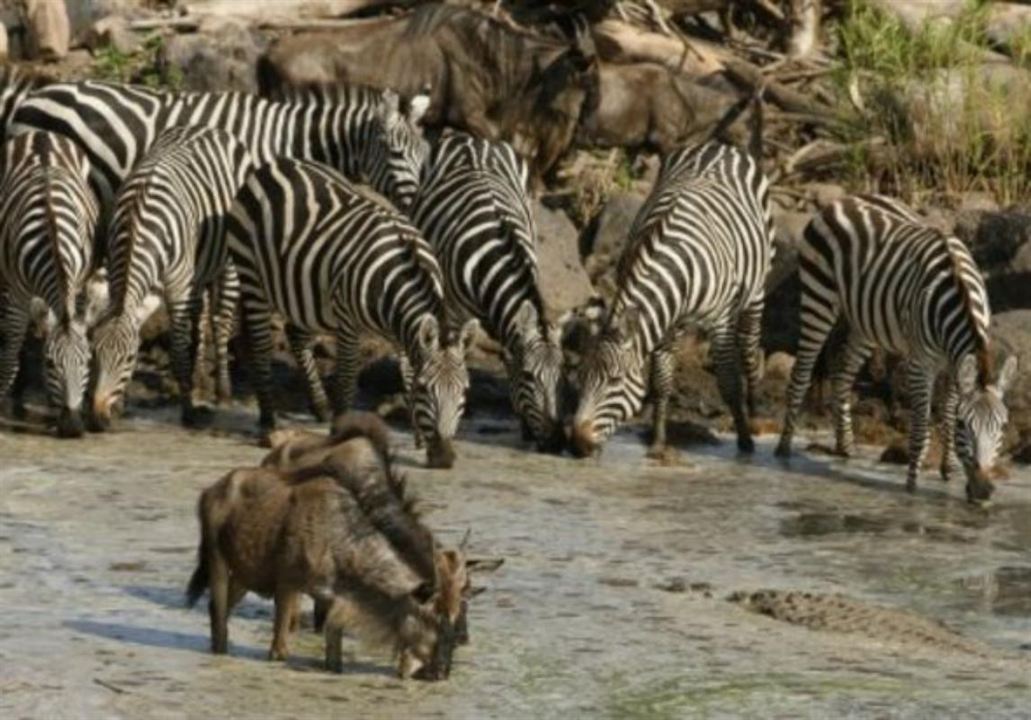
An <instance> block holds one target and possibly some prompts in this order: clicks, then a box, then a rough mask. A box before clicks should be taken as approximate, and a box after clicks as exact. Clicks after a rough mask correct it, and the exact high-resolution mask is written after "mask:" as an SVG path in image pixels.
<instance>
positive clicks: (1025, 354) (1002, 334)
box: [992, 310, 1031, 462]
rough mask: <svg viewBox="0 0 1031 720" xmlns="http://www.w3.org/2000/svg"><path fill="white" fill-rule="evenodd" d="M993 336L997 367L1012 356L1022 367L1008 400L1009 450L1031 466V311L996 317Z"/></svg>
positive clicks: (1007, 444)
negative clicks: (998, 350)
mask: <svg viewBox="0 0 1031 720" xmlns="http://www.w3.org/2000/svg"><path fill="white" fill-rule="evenodd" d="M992 335H993V337H994V341H995V343H996V345H997V347H998V348H999V349H1000V350H1001V352H997V353H996V358H995V361H996V366H997V367H998V366H999V365H1001V364H1002V362H1003V361H1004V360H1005V358H1007V357H1009V355H1011V354H1012V355H1016V356H1017V362H1018V363H1019V365H1018V370H1017V377H1016V379H1015V380H1014V381H1013V384H1012V386H1010V388H1009V389H1008V390H1007V391H1006V397H1005V400H1006V406H1007V407H1008V408H1009V413H1010V424H1009V430H1008V434H1007V443H1006V447H1007V449H1008V451H1010V452H1013V454H1014V459H1020V458H1024V459H1023V460H1021V461H1022V462H1031V310H1011V311H1009V312H1004V313H999V314H996V315H994V316H993V317H992Z"/></svg>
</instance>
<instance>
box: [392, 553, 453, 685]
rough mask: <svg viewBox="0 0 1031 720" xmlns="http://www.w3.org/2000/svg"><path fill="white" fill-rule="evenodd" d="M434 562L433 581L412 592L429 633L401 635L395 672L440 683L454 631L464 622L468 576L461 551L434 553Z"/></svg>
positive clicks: (448, 665)
mask: <svg viewBox="0 0 1031 720" xmlns="http://www.w3.org/2000/svg"><path fill="white" fill-rule="evenodd" d="M434 559H435V563H434V564H435V572H436V578H435V582H434V583H433V585H432V586H431V585H430V584H428V583H427V584H424V585H422V586H420V587H419V588H417V589H416V591H415V592H414V593H413V597H414V598H415V599H416V600H417V601H418V602H419V604H420V607H419V610H420V618H421V620H422V621H423V623H424V624H428V625H429V626H430V627H432V631H431V632H422V633H413V634H411V635H410V636H408V637H406V636H405V635H404V634H402V646H401V653H400V654H401V660H400V665H399V668H398V672H399V674H400V675H401V677H403V678H407V677H413V678H416V679H418V680H444V679H446V678H447V677H448V676H449V675H450V674H451V658H452V656H453V655H454V650H455V645H456V644H458V638H457V635H456V632H455V628H456V627H457V626H458V625H459V623H460V622H461V621H463V620H464V617H463V613H464V608H465V602H464V601H465V592H466V590H467V588H468V586H469V576H468V571H467V570H466V562H465V554H464V553H463V552H462V550H461V549H451V550H442V551H438V552H435V553H434ZM409 638H411V639H409ZM413 641H414V642H413Z"/></svg>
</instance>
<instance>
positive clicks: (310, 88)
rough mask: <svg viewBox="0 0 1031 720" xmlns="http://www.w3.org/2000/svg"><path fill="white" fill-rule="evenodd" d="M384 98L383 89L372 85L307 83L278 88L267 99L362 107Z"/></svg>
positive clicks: (317, 104) (320, 105)
mask: <svg viewBox="0 0 1031 720" xmlns="http://www.w3.org/2000/svg"><path fill="white" fill-rule="evenodd" d="M382 96H383V89H381V88H376V87H373V86H372V85H361V84H357V83H354V84H346V85H345V84H341V83H333V82H307V83H298V84H295V85H289V86H284V87H280V88H277V89H276V90H275V91H274V92H271V93H269V94H268V95H267V96H266V99H267V100H270V101H272V102H282V103H291V102H303V103H308V104H312V105H316V106H319V107H322V106H326V105H349V104H351V103H355V104H356V106H361V105H363V104H364V102H365V101H368V100H371V101H373V102H375V103H379V102H380V100H381V98H382Z"/></svg>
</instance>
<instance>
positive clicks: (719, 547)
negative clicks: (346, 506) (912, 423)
mask: <svg viewBox="0 0 1031 720" xmlns="http://www.w3.org/2000/svg"><path fill="white" fill-rule="evenodd" d="M173 418H174V414H172V413H171V412H168V413H165V412H159V411H149V412H148V413H147V414H146V415H145V416H142V417H137V418H135V419H132V420H127V421H125V422H123V423H122V425H121V427H120V430H119V431H118V432H115V433H111V434H108V435H104V436H92V437H88V438H86V439H85V440H83V441H81V442H74V441H72V442H68V441H64V442H61V441H57V440H53V439H49V438H46V437H41V436H38V435H28V434H11V433H10V432H3V433H0V611H2V620H0V717H3V718H5V719H6V718H12V719H13V718H21V717H33V718H60V717H89V718H99V717H125V718H144V717H146V718H150V717H155V718H161V717H169V718H176V717H202V716H211V717H221V716H227V717H229V716H231V717H330V716H333V717H362V718H370V717H405V716H408V715H417V716H419V717H442V718H487V717H505V718H508V717H511V718H529V717H533V718H552V717H562V718H572V717H592V718H593V717H631V718H634V717H639V718H680V717H696V716H702V717H739V716H753V717H764V718H773V717H791V718H796V717H814V718H818V717H820V718H822V717H878V718H882V717H935V718H939V717H964V718H966V717H973V716H985V717H987V716H991V717H1021V716H1023V717H1027V716H1028V715H1029V714H1031V472H1028V471H1027V470H1023V471H1019V472H1014V473H1013V474H1012V476H1011V478H1010V479H1009V480H1007V481H1006V482H1005V483H1004V484H1003V486H1002V487H1001V489H1000V490H999V492H998V493H997V497H996V502H995V504H994V506H993V507H991V508H990V509H988V510H977V509H972V508H970V507H968V506H967V505H966V504H965V503H964V502H963V501H962V492H963V490H962V487H961V486H960V485H958V484H957V485H955V486H953V487H946V486H943V485H942V484H941V483H939V482H938V481H937V480H936V479H933V478H928V479H926V480H924V481H923V485H922V488H921V490H920V492H919V493H918V494H917V495H916V496H909V495H907V494H906V493H905V492H904V491H903V489H902V475H903V470H902V469H901V468H898V467H894V466H877V465H874V464H873V463H872V461H870V460H858V461H853V462H851V463H849V464H847V465H845V464H842V463H840V462H839V461H830V460H827V459H826V458H823V457H820V456H816V455H813V456H809V457H806V456H805V455H804V454H803V455H801V456H799V457H798V458H796V459H794V460H793V461H792V462H791V463H790V464H789V465H784V464H782V463H780V462H778V461H775V460H774V459H773V458H772V443H773V438H771V437H766V438H764V439H763V440H764V441H763V442H761V443H760V449H759V452H758V454H757V455H756V457H755V458H754V459H751V460H740V459H738V458H737V457H736V456H735V452H734V450H733V443H732V442H724V443H723V444H722V445H720V446H717V447H711V446H701V447H696V448H693V449H690V450H682V451H681V452H680V454H679V457H678V458H677V460H676V461H675V462H674V463H672V464H669V465H664V466H659V465H656V464H654V463H653V462H651V461H649V460H646V459H645V457H644V452H645V449H644V447H643V446H642V445H641V444H640V442H639V441H638V439H637V438H636V437H635V436H633V435H631V434H629V433H628V434H624V435H621V436H619V437H618V438H617V440H616V441H615V442H614V443H612V444H611V445H610V446H609V447H608V448H607V449H606V452H605V454H604V456H603V457H602V458H601V459H600V460H589V461H576V460H573V459H571V458H568V457H562V458H558V457H551V456H542V455H537V454H533V453H531V452H528V451H526V450H524V449H523V448H522V447H521V446H520V443H519V441H518V439H517V437H518V436H517V432H516V429H515V427H514V425H509V424H508V423H506V422H504V421H496V422H494V421H481V422H478V423H467V427H466V430H465V434H464V435H463V439H462V442H461V443H460V444H459V448H460V453H461V455H460V459H459V464H458V466H457V467H456V468H455V469H454V470H452V471H427V470H424V469H421V468H419V467H417V464H418V462H419V461H420V459H421V456H420V454H419V453H418V452H417V451H416V450H415V448H414V447H413V445H412V441H411V438H410V436H408V435H406V434H398V436H397V437H398V441H399V451H400V453H399V454H400V457H401V458H402V461H403V462H404V463H405V464H406V465H409V466H411V467H410V478H411V480H410V482H411V484H412V486H413V487H414V488H415V490H416V491H417V492H418V494H419V495H420V496H421V497H422V498H423V499H424V501H425V502H424V506H425V507H426V509H427V511H428V518H429V521H430V524H431V525H432V526H433V527H434V528H435V529H436V530H437V531H438V533H439V534H440V536H441V537H442V538H443V539H444V540H445V541H446V542H449V543H450V542H457V541H458V539H459V538H460V537H461V535H462V534H463V533H464V532H465V530H466V528H472V540H471V547H472V552H473V553H474V554H479V555H488V556H502V557H504V558H505V559H506V563H505V565H504V566H503V567H502V568H501V569H500V570H498V571H497V572H496V573H494V574H492V575H489V576H485V577H483V578H480V580H479V582H480V583H482V584H485V585H487V586H488V587H489V590H488V592H486V593H484V594H483V595H480V596H479V597H478V598H477V599H476V601H475V603H474V605H473V608H472V611H471V616H470V617H471V619H470V629H471V634H472V644H471V645H470V646H468V647H466V648H462V649H461V650H460V651H459V653H458V656H457V658H456V665H455V667H454V670H453V673H452V677H451V680H450V681H449V682H446V683H437V684H425V683H419V682H415V681H412V682H401V681H399V680H397V679H395V678H394V677H393V676H392V666H391V663H390V660H389V658H388V657H387V655H385V654H384V653H382V652H378V651H376V650H374V649H366V648H361V647H358V646H357V645H353V644H352V645H351V646H350V652H351V654H352V655H351V656H352V659H353V662H352V663H351V665H350V666H349V667H348V669H347V671H346V672H345V674H344V675H342V676H339V675H332V674H328V673H326V672H324V671H323V670H322V669H321V668H320V666H319V658H320V657H321V654H322V649H321V640H320V638H319V637H317V636H316V635H314V634H313V633H311V632H310V631H304V632H302V633H301V635H300V636H299V637H298V638H297V639H296V640H295V641H294V644H293V652H294V657H293V658H292V659H291V660H290V661H289V662H288V663H287V664H286V665H285V666H284V665H282V664H272V663H268V662H266V661H265V659H264V657H265V653H266V651H267V646H268V641H269V639H270V634H271V620H270V609H271V605H270V604H269V603H267V602H265V601H262V600H260V599H257V598H250V599H248V600H246V601H244V603H243V604H242V605H241V607H240V608H239V609H238V611H237V613H236V614H235V615H234V617H233V620H232V622H231V624H230V641H231V650H230V653H231V654H230V655H229V656H228V657H213V656H211V655H209V654H208V652H207V646H208V632H207V615H206V612H205V611H204V610H203V609H202V608H201V607H200V606H198V608H196V609H194V610H186V609H184V607H183V603H182V591H183V587H184V585H185V582H186V579H187V578H188V576H189V573H190V571H191V570H192V567H193V563H194V557H195V548H196V539H197V528H196V520H195V518H194V514H193V513H194V503H195V501H196V497H197V493H198V491H199V490H200V489H201V488H203V487H204V486H205V485H207V484H209V483H211V482H213V481H214V480H215V479H217V478H218V477H219V476H220V475H221V474H222V473H224V472H225V471H226V470H227V469H229V468H231V467H233V466H237V465H242V464H253V463H255V462H256V461H257V460H258V459H259V458H260V457H261V455H262V453H263V452H264V451H263V450H261V449H259V448H257V447H256V446H255V443H254V438H253V437H251V436H247V435H245V434H243V432H242V430H244V429H249V428H250V427H251V423H252V421H253V416H251V415H248V414H246V413H245V411H242V410H239V411H236V412H235V413H234V414H232V416H231V417H227V415H225V414H223V415H221V416H220V419H219V427H220V428H221V431H218V430H216V431H211V432H187V431H183V430H180V429H178V428H177V427H175V426H174V425H173V424H172V423H171V421H172V420H173ZM800 440H801V443H800V445H801V446H804V444H805V438H800ZM874 454H875V451H874V450H870V451H869V452H868V453H867V456H873V455H874ZM764 588H770V589H774V590H778V591H783V593H782V594H781V595H777V594H775V595H774V596H767V595H764V596H761V597H763V598H769V597H780V598H781V599H782V600H784V601H783V602H782V603H780V604H779V605H777V604H776V603H774V605H770V604H768V603H767V604H763V603H761V602H751V601H748V602H741V601H740V600H741V599H742V598H743V597H744V598H748V597H752V596H750V595H749V594H750V593H753V592H754V591H757V590H761V589H764ZM790 591H797V593H813V595H811V596H809V598H808V599H806V596H804V595H789V592H790ZM732 594H737V595H736V597H737V599H738V600H739V602H730V601H728V600H727V598H728V596H731V595H732ZM836 594H841V595H844V596H846V597H845V598H843V599H842V598H835V597H834V596H835V595H836ZM755 597H760V596H755ZM785 598H789V599H785ZM753 600H754V597H753ZM771 608H772V609H771ZM777 608H781V609H780V610H778V609H777ZM785 608H786V609H785ZM880 608H886V609H884V610H881V609H880ZM782 610H783V611H782ZM763 613H766V614H763ZM937 621H942V622H944V623H945V626H942V625H939V624H938V622H937ZM345 652H346V650H345Z"/></svg>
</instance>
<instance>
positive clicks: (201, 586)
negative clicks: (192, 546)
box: [186, 495, 213, 608]
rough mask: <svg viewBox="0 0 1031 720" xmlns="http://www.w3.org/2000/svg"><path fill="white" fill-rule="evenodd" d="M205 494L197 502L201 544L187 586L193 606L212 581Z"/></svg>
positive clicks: (210, 540) (209, 533)
mask: <svg viewBox="0 0 1031 720" xmlns="http://www.w3.org/2000/svg"><path fill="white" fill-rule="evenodd" d="M204 500H205V496H204V495H201V498H200V500H199V501H198V503H197V516H198V518H199V520H200V545H199V546H198V547H197V567H196V568H195V569H194V571H193V575H191V576H190V582H189V583H188V584H187V586H186V606H187V607H191V608H192V607H193V606H194V605H196V604H197V601H198V600H200V596H201V595H203V594H204V591H205V590H207V589H208V585H209V583H210V574H209V571H210V568H211V550H212V542H213V540H212V537H211V531H210V529H209V528H208V523H207V521H206V518H205V516H206V515H207V514H208V513H207V512H205V511H206V509H207V508H206V507H205V505H206V503H205V501H204Z"/></svg>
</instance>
